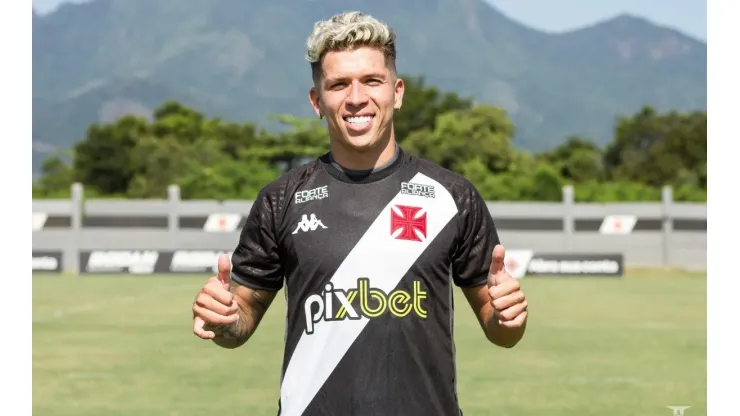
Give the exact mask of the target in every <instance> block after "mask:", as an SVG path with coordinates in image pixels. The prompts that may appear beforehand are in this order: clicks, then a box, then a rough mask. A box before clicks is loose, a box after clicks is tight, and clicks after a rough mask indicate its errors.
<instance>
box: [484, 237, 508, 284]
mask: <svg viewBox="0 0 740 416" xmlns="http://www.w3.org/2000/svg"><path fill="white" fill-rule="evenodd" d="M505 257H506V249H504V246H502V245H501V244H497V245H496V247H494V248H493V253H491V268H490V271H489V272H488V286H497V285H498V284H499V283H501V282H500V281H499V277H500V276H501V275H502V274H503V273H504V272H505V271H506V268H505V267H504V258H505Z"/></svg>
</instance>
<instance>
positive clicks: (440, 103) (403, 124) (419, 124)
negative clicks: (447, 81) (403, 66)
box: [393, 75, 473, 143]
mask: <svg viewBox="0 0 740 416" xmlns="http://www.w3.org/2000/svg"><path fill="white" fill-rule="evenodd" d="M400 77H401V78H402V79H403V81H404V93H403V106H401V109H400V110H399V111H397V112H396V114H395V115H394V116H393V127H394V130H395V134H396V138H397V140H398V142H399V143H403V142H404V141H405V140H406V139H407V138H408V137H409V136H410V135H411V133H413V132H415V131H417V130H421V129H424V128H430V129H434V126H435V122H436V121H437V117H439V116H440V115H442V114H444V113H447V112H450V111H454V110H470V109H471V108H472V107H473V100H472V99H470V98H461V97H459V96H458V95H457V94H455V93H452V92H447V93H442V92H440V91H439V90H438V89H437V88H436V87H434V86H430V85H427V84H426V78H425V77H424V76H416V77H413V76H404V75H401V76H400Z"/></svg>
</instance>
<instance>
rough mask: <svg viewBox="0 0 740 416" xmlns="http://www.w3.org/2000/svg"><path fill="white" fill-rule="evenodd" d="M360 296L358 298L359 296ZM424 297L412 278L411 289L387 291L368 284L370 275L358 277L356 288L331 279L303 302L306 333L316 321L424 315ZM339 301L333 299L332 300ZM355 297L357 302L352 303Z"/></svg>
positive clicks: (312, 331)
mask: <svg viewBox="0 0 740 416" xmlns="http://www.w3.org/2000/svg"><path fill="white" fill-rule="evenodd" d="M358 297H359V299H358ZM426 298H427V292H426V291H423V290H421V282H419V281H415V282H414V283H413V289H412V291H411V292H408V291H405V290H402V289H396V290H394V291H393V292H391V293H390V294H388V293H385V292H384V291H383V290H381V289H377V288H372V287H370V279H368V278H366V277H361V278H359V279H357V288H356V289H349V290H346V291H345V290H342V289H335V288H334V285H333V284H332V283H327V284H326V286H325V287H324V292H323V293H322V294H318V293H315V294H313V295H311V296H309V297H308V298H307V299H306V301H305V302H304V305H303V309H304V313H305V317H306V334H308V335H311V334H313V333H314V329H315V325H316V323H318V322H321V321H322V320H323V321H327V322H332V321H342V320H345V319H361V318H362V317H365V318H368V319H374V318H378V317H380V316H382V315H383V314H386V313H390V314H391V315H393V316H395V317H398V318H404V317H407V316H408V315H410V314H412V313H413V314H414V315H416V316H418V317H419V318H422V319H426V317H427V311H426V310H425V309H424V307H423V305H422V301H423V300H424V299H426ZM335 299H336V300H337V301H338V303H335V302H334V300H335ZM356 299H357V300H358V302H357V303H359V305H358V306H357V307H355V306H354V305H353V303H354V302H355V300H356Z"/></svg>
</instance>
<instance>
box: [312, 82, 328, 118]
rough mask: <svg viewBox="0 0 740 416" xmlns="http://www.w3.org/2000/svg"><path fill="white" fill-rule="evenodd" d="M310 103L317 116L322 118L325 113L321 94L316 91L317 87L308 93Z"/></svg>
mask: <svg viewBox="0 0 740 416" xmlns="http://www.w3.org/2000/svg"><path fill="white" fill-rule="evenodd" d="M308 101H309V102H310V103H311V107H313V110H314V111H315V112H316V115H317V116H318V117H319V118H322V117H323V116H324V113H323V112H322V111H321V98H320V97H319V92H318V91H317V90H316V87H312V88H311V90H310V91H309V92H308Z"/></svg>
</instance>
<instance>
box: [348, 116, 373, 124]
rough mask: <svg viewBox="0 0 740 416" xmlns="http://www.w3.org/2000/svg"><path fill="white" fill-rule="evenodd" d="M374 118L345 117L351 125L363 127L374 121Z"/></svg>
mask: <svg viewBox="0 0 740 416" xmlns="http://www.w3.org/2000/svg"><path fill="white" fill-rule="evenodd" d="M372 119H373V117H372V116H349V117H344V121H346V122H347V123H349V124H352V125H355V126H362V125H365V124H367V123H369V122H370V120H372Z"/></svg>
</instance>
